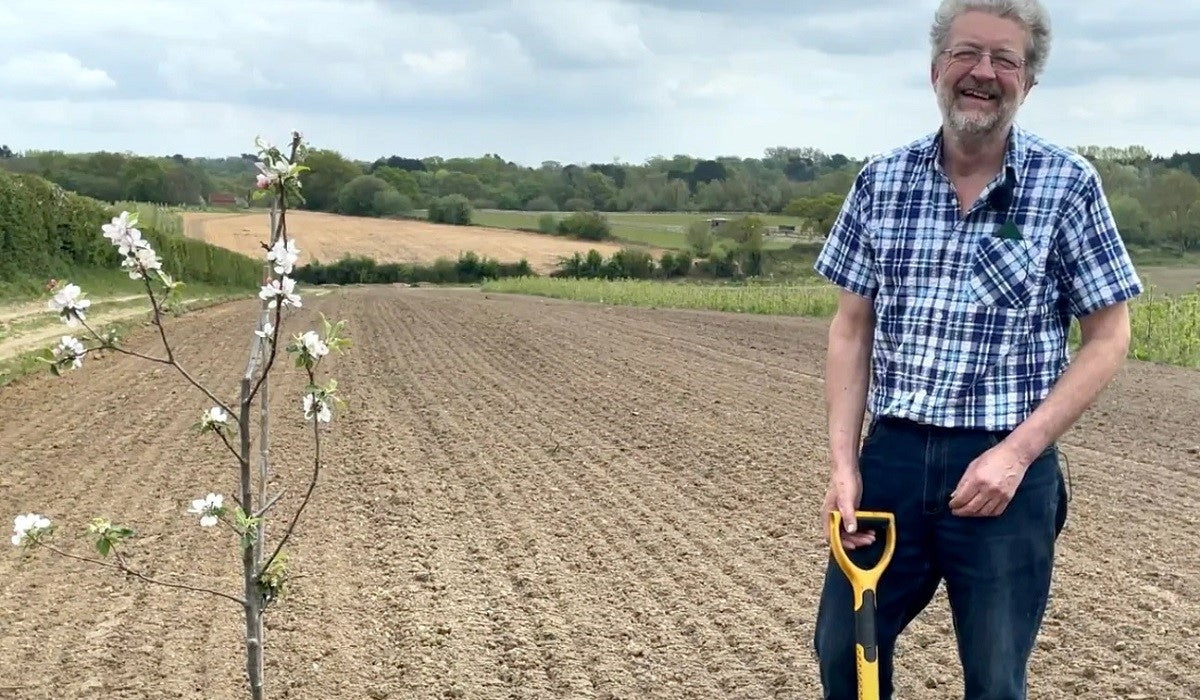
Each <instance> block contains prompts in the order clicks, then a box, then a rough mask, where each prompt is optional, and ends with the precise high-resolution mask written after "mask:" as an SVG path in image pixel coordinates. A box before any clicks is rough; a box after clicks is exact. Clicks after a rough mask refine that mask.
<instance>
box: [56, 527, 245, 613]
mask: <svg viewBox="0 0 1200 700" xmlns="http://www.w3.org/2000/svg"><path fill="white" fill-rule="evenodd" d="M35 542H36V544H37V546H39V547H43V548H45V549H48V550H50V551H51V552H54V553H55V554H57V555H59V556H62V557H66V558H68V559H75V560H77V561H83V562H87V563H89V564H96V565H97V566H103V567H105V568H108V569H115V570H117V571H121V572H124V573H126V574H129V575H130V576H133V577H135V578H139V579H141V580H143V581H145V582H146V583H153V584H157V585H159V586H166V587H167V588H178V589H181V590H185V591H192V592H194V593H208V594H209V595H214V596H217V597H219V598H225V599H226V600H230V601H233V602H234V603H237V604H238V605H239V606H244V605H245V604H246V603H245V601H243V600H242V599H241V598H238V597H235V596H231V595H229V594H228V593H222V592H221V591H214V590H212V589H211V588H203V587H201V586H189V585H187V584H184V583H171V582H169V581H161V580H159V579H155V578H151V577H149V576H147V575H145V574H143V573H141V572H139V571H134V570H133V569H131V568H129V565H128V564H126V563H125V558H124V557H123V556H121V553H120V552H118V551H117V549H116V546H115V545H114V546H113V553H114V554H115V555H116V557H117V563H115V564H114V563H113V562H108V561H103V560H101V559H92V558H91V557H83V556H80V555H78V554H71V553H70V552H64V551H63V550H61V549H59V548H57V547H54V546H52V545H49V544H46V543H45V542H37V541H36V540H35Z"/></svg>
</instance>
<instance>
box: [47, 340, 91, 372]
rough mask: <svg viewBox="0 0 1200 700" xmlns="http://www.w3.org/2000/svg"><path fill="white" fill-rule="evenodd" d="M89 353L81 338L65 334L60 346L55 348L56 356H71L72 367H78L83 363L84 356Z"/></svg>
mask: <svg viewBox="0 0 1200 700" xmlns="http://www.w3.org/2000/svg"><path fill="white" fill-rule="evenodd" d="M85 354H87V350H86V349H85V348H84V347H83V343H81V342H79V339H78V338H76V337H74V336H70V335H64V336H63V337H62V338H61V339H60V340H59V341H58V346H57V347H55V348H54V356H55V357H70V358H71V367H72V369H78V368H79V367H80V366H81V365H83V356H84V355H85Z"/></svg>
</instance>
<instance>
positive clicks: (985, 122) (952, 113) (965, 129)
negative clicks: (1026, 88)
mask: <svg viewBox="0 0 1200 700" xmlns="http://www.w3.org/2000/svg"><path fill="white" fill-rule="evenodd" d="M937 97H938V107H939V108H941V111H942V118H943V119H944V120H945V122H946V127H947V128H949V129H950V130H951V131H954V132H955V133H958V134H961V135H963V136H974V137H981V136H987V135H989V134H992V133H995V132H996V131H998V130H1000V129H1003V128H1007V126H1008V121H1009V120H1010V119H1011V118H1012V116H1013V115H1014V114H1015V113H1016V105H1014V104H1012V103H1011V102H1009V101H1007V100H1004V98H1002V97H1001V98H997V99H1000V100H1002V101H1001V102H1000V104H999V108H998V109H996V110H995V111H993V112H990V113H988V112H978V111H975V110H969V111H968V110H963V109H959V108H958V107H957V106H956V105H955V101H956V100H957V99H958V97H959V94H958V88H957V87H956V86H951V87H943V86H941V85H939V86H938V90H937Z"/></svg>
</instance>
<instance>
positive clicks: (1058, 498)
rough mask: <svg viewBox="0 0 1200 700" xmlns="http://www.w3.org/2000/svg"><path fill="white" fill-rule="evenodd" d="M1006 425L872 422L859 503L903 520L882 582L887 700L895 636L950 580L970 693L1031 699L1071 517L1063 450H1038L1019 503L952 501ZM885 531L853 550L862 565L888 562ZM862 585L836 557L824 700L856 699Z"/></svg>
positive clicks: (819, 628)
mask: <svg viewBox="0 0 1200 700" xmlns="http://www.w3.org/2000/svg"><path fill="white" fill-rule="evenodd" d="M1003 437H1004V434H1003V433H993V432H988V431H979V430H952V429H947V428H937V427H932V426H923V425H918V424H916V423H912V422H909V421H901V420H894V419H888V418H883V419H878V420H876V421H874V422H873V423H872V424H871V428H870V430H869V431H868V434H867V437H866V439H865V440H864V441H863V446H862V452H861V456H860V459H859V468H860V469H861V471H862V479H863V493H862V502H861V505H860V506H859V507H860V509H861V510H882V511H890V512H892V513H894V514H895V517H896V549H895V551H894V553H893V555H892V561H891V563H890V564H889V566H888V568H887V569H886V570H885V571H884V573H883V576H882V577H881V579H880V581H879V584H878V587H877V595H878V599H877V606H878V609H877V613H876V634H877V637H878V643H879V688H880V697H881V698H882V699H883V700H888V699H890V698H891V697H892V692H893V690H892V689H893V682H892V677H893V676H892V673H893V669H892V653H893V651H894V649H895V643H896V639H897V637H898V636H899V635H900V633H901V632H902V631H903V630H904V628H905V627H906V626H907V625H908V624H909V623H910V622H911V621H912V620H913V618H915V617H916V615H917V614H918V613H920V612H921V611H922V610H923V609H924V608H925V607H926V606H927V605H928V604H929V601H930V600H931V599H932V598H933V594H934V593H935V591H936V590H937V586H938V583H939V582H941V581H943V580H944V581H945V583H946V592H947V595H948V597H949V603H950V608H951V611H952V616H953V622H954V630H955V635H956V637H957V642H958V652H959V658H960V660H961V662H962V672H963V681H964V687H965V699H966V700H1024V699H1025V698H1026V697H1027V695H1026V692H1027V691H1026V671H1027V668H1028V663H1029V656H1030V652H1031V651H1032V649H1033V645H1034V641H1035V639H1036V637H1037V633H1038V630H1039V628H1040V627H1041V624H1042V618H1043V615H1044V613H1045V609H1046V601H1047V598H1048V596H1049V591H1050V575H1051V569H1052V568H1053V564H1054V547H1055V542H1056V540H1057V538H1058V534H1059V533H1060V532H1061V530H1062V527H1063V524H1064V523H1065V521H1066V486H1065V484H1064V482H1063V479H1062V473H1061V471H1060V468H1059V460H1058V452H1057V449H1056V448H1054V447H1052V448H1050V449H1048V450H1046V452H1044V453H1043V454H1042V455H1040V456H1039V457H1038V458H1037V459H1036V460H1035V461H1034V462H1033V464H1031V465H1030V467H1029V469H1028V470H1027V471H1026V473H1025V477H1024V479H1023V480H1022V482H1021V485H1020V486H1019V487H1018V488H1017V491H1016V493H1015V495H1014V496H1013V499H1012V501H1011V502H1010V503H1009V505H1008V507H1007V508H1006V509H1005V511H1004V512H1003V513H1002V514H1001V515H999V516H997V517H994V518H964V517H958V516H955V515H953V514H952V513H951V512H950V510H949V507H948V506H947V503H948V502H949V500H950V493H951V492H952V491H953V490H954V488H955V486H956V485H957V483H958V480H959V479H960V478H961V477H962V475H963V472H964V471H965V470H966V468H967V465H968V464H970V462H971V460H973V459H974V458H975V457H976V456H978V455H979V454H980V453H982V452H984V451H985V450H987V449H988V448H989V447H991V446H993V445H995V444H997V443H998V442H999V441H1000V440H1001V439H1003ZM882 535H883V533H882V532H880V533H878V534H877V535H876V538H875V543H874V544H873V545H872V546H870V547H867V548H864V549H860V550H854V551H850V552H848V554H849V556H850V559H851V560H852V561H854V562H855V563H856V564H857V565H858V566H862V567H864V568H869V567H871V566H872V565H874V564H875V563H877V562H878V561H879V557H880V554H881V552H882V547H883V541H884V537H883V536H882ZM853 600H854V598H853V593H852V591H851V588H850V584H849V582H848V581H847V579H846V576H845V574H843V573H842V571H841V569H839V568H838V566H837V563H836V562H834V561H833V559H832V558H830V560H829V563H828V566H827V568H826V572H825V584H824V590H823V592H822V595H821V602H820V606H819V608H818V612H817V623H816V634H815V637H814V642H815V645H816V652H817V656H818V658H819V662H820V672H821V683H822V685H823V687H824V691H825V692H824V695H823V696H822V697H824V698H825V699H826V700H856V698H857V697H858V695H857V676H856V670H855V654H854V602H853Z"/></svg>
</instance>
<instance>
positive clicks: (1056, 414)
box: [1006, 334, 1129, 463]
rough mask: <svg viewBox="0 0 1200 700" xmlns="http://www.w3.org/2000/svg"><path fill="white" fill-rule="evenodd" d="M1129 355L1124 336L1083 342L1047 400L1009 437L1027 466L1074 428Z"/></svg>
mask: <svg viewBox="0 0 1200 700" xmlns="http://www.w3.org/2000/svg"><path fill="white" fill-rule="evenodd" d="M1128 352H1129V339H1128V336H1127V335H1123V334H1114V335H1110V336H1104V337H1099V338H1095V339H1092V340H1089V341H1087V342H1085V343H1084V344H1083V345H1082V346H1081V347H1080V349H1079V352H1078V353H1077V354H1076V356H1075V358H1074V359H1073V360H1072V361H1071V364H1070V365H1069V366H1068V367H1067V370H1066V371H1065V372H1063V374H1062V376H1061V377H1059V379H1058V381H1057V382H1056V383H1055V385H1054V388H1053V389H1052V390H1051V391H1050V393H1049V394H1048V395H1047V396H1046V399H1045V400H1044V401H1042V403H1041V404H1040V405H1039V406H1038V407H1037V408H1036V409H1035V410H1034V411H1033V413H1031V414H1030V415H1029V417H1028V418H1026V419H1025V421H1024V422H1022V423H1021V424H1020V425H1018V426H1017V427H1016V429H1015V430H1013V432H1012V433H1011V434H1010V435H1009V437H1008V439H1007V440H1006V442H1009V443H1011V444H1012V445H1013V446H1014V447H1015V448H1016V449H1017V451H1018V452H1019V453H1020V455H1021V456H1022V458H1023V459H1024V461H1025V462H1026V463H1029V462H1032V461H1033V460H1034V459H1036V458H1037V456H1038V455H1040V454H1041V453H1042V451H1044V450H1045V449H1046V448H1047V447H1049V446H1050V444H1052V443H1053V442H1054V441H1056V440H1058V439H1059V438H1060V437H1062V435H1063V434H1064V433H1065V432H1067V430H1069V429H1070V428H1071V426H1072V425H1074V424H1075V422H1076V421H1077V420H1079V417H1080V416H1082V415H1083V413H1084V411H1086V410H1087V409H1088V408H1089V407H1090V406H1091V405H1092V404H1093V403H1094V402H1095V400H1096V398H1097V397H1099V395H1100V393H1101V392H1103V391H1104V389H1105V387H1107V386H1108V384H1109V382H1111V381H1112V379H1113V377H1114V376H1116V373H1117V371H1118V370H1119V369H1120V367H1121V364H1122V363H1123V362H1124V360H1125V356H1126V354H1127V353H1128Z"/></svg>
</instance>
